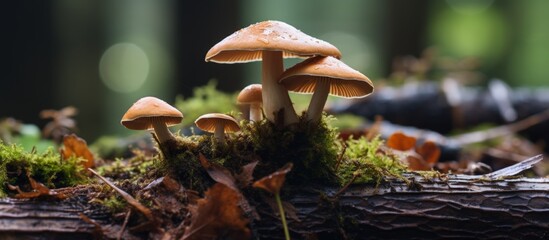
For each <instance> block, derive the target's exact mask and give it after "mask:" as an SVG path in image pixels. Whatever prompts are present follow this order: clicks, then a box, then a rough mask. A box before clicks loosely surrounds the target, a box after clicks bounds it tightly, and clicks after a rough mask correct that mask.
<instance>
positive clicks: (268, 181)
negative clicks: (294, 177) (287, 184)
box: [253, 162, 294, 194]
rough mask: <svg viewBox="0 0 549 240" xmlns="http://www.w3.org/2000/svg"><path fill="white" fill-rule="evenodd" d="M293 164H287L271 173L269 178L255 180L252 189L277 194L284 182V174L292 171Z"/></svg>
mask: <svg viewBox="0 0 549 240" xmlns="http://www.w3.org/2000/svg"><path fill="white" fill-rule="evenodd" d="M293 166H294V165H293V163H291V162H289V163H286V165H284V167H282V168H280V169H279V170H277V171H276V172H274V173H272V174H271V175H269V176H266V177H263V178H261V179H259V180H257V181H256V182H255V183H254V185H253V187H255V188H261V189H264V190H266V191H268V192H270V193H272V194H278V193H279V192H280V189H281V188H282V185H284V181H285V180H286V174H287V173H288V172H290V171H291V170H292V167H293Z"/></svg>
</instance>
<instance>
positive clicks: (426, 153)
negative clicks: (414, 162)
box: [416, 141, 440, 166]
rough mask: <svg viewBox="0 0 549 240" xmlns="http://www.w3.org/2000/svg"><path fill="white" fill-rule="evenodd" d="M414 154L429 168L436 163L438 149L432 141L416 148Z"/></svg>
mask: <svg viewBox="0 0 549 240" xmlns="http://www.w3.org/2000/svg"><path fill="white" fill-rule="evenodd" d="M416 152H417V153H418V154H419V155H421V156H422V157H423V160H425V162H427V163H428V164H430V165H431V166H432V165H434V164H435V163H437V162H438V159H439V157H440V148H439V147H438V146H437V144H436V143H434V142H432V141H426V142H424V143H423V145H421V147H419V148H416Z"/></svg>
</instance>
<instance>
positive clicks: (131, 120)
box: [120, 97, 183, 144]
mask: <svg viewBox="0 0 549 240" xmlns="http://www.w3.org/2000/svg"><path fill="white" fill-rule="evenodd" d="M182 119H183V114H182V113H181V112H180V111H179V110H177V109H176V108H174V107H172V106H171V105H170V104H168V103H166V102H164V101H162V100H161V99H158V98H156V97H143V98H141V99H139V100H137V102H135V103H134V104H133V105H132V106H131V107H130V108H129V109H128V111H127V112H126V113H125V114H124V116H123V117H122V120H121V121H120V123H121V124H122V125H124V127H126V128H128V129H132V130H147V129H154V133H155V134H156V137H157V139H158V142H159V144H162V143H164V142H166V141H168V140H169V139H174V137H173V135H172V133H171V132H170V130H168V126H172V125H175V124H178V123H180V122H181V120H182Z"/></svg>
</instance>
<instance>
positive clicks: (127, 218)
mask: <svg viewBox="0 0 549 240" xmlns="http://www.w3.org/2000/svg"><path fill="white" fill-rule="evenodd" d="M131 214H132V210H131V209H129V210H128V213H126V217H125V218H124V223H122V227H121V228H120V231H119V232H118V236H117V237H116V239H117V240H120V239H122V235H123V234H124V230H125V229H126V225H128V221H129V220H130V215H131Z"/></svg>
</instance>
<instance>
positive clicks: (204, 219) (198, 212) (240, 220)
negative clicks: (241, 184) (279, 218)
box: [182, 183, 251, 240]
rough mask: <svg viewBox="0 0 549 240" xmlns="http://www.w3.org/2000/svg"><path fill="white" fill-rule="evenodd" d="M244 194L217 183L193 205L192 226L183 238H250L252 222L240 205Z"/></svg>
mask: <svg viewBox="0 0 549 240" xmlns="http://www.w3.org/2000/svg"><path fill="white" fill-rule="evenodd" d="M239 202H240V195H239V194H238V193H237V192H236V191H235V190H233V189H231V188H230V187H227V186H226V185H224V184H221V183H216V184H215V185H213V186H212V187H211V188H210V189H208V190H207V191H206V193H205V197H204V198H202V199H199V200H198V201H197V204H196V205H194V206H189V210H190V211H191V220H190V222H191V225H190V226H189V227H187V228H186V229H185V234H184V235H183V237H182V239H183V240H185V239H191V240H192V239H227V238H229V239H249V238H250V237H251V232H250V229H249V228H248V227H247V224H248V220H247V219H246V218H244V217H243V214H242V209H240V207H239V206H238V204H239Z"/></svg>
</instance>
